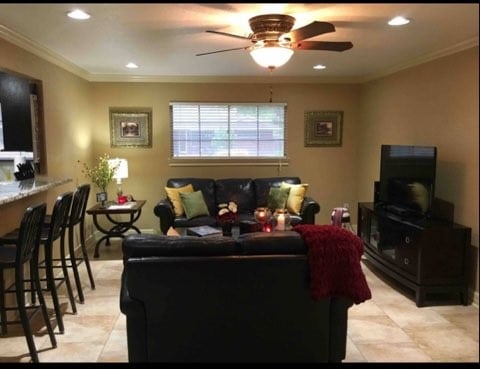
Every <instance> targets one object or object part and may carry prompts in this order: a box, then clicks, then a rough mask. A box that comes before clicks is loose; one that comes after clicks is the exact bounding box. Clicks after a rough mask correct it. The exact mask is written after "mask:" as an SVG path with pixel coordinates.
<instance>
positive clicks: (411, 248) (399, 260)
mask: <svg viewBox="0 0 480 369" xmlns="http://www.w3.org/2000/svg"><path fill="white" fill-rule="evenodd" d="M400 228H401V229H402V232H401V236H400V240H399V243H398V244H397V246H396V248H395V262H396V264H397V265H398V266H399V267H400V268H402V269H403V270H405V271H406V272H408V273H409V274H411V275H413V276H417V274H418V273H417V270H418V269H417V268H418V259H419V255H418V250H419V249H420V247H419V240H420V238H421V237H420V236H421V234H420V232H419V231H417V230H415V229H413V228H412V227H400Z"/></svg>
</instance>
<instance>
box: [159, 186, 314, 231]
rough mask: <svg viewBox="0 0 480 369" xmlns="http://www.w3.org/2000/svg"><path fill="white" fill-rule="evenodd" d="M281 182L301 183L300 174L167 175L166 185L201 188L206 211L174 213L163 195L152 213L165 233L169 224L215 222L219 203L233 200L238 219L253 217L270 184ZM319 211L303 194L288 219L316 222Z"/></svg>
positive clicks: (197, 224) (310, 198)
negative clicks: (194, 214)
mask: <svg viewBox="0 0 480 369" xmlns="http://www.w3.org/2000/svg"><path fill="white" fill-rule="evenodd" d="M282 182H286V183H289V184H295V185H296V184H301V181H300V178H299V177H269V178H255V179H252V178H225V179H216V180H215V179H211V178H170V179H168V180H167V184H166V187H175V188H179V187H184V186H186V185H188V184H192V185H193V188H194V190H195V191H199V190H200V191H202V193H203V197H204V199H205V203H206V205H207V207H208V211H209V213H210V214H209V215H204V216H199V217H195V218H193V219H187V218H186V217H185V215H182V216H176V215H175V212H174V208H173V204H172V202H171V201H170V200H169V199H168V197H165V198H164V199H162V200H161V201H159V202H158V203H157V204H156V205H155V207H154V209H153V212H154V214H155V215H156V216H157V217H158V218H159V221H160V230H161V231H162V233H163V234H167V231H168V229H169V228H170V227H173V228H176V227H193V226H200V225H210V226H214V225H217V219H216V215H217V213H218V210H219V209H218V205H219V204H221V203H228V202H229V201H234V202H235V203H236V204H237V206H238V218H237V222H240V221H242V220H253V218H254V217H253V214H254V211H255V209H256V208H258V207H266V206H267V198H268V194H269V191H270V188H271V187H280V184H281V183H282ZM307 194H308V192H307ZM319 212H320V205H319V203H318V202H317V201H315V200H314V199H313V198H312V197H309V196H305V198H304V200H303V203H302V205H301V210H300V213H299V214H296V215H295V214H291V223H292V225H295V224H299V223H302V224H315V214H317V213H319Z"/></svg>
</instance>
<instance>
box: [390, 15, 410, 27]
mask: <svg viewBox="0 0 480 369" xmlns="http://www.w3.org/2000/svg"><path fill="white" fill-rule="evenodd" d="M408 23H410V19H407V18H405V17H402V16H399V17H395V18H392V19H390V20H389V21H388V24H389V25H391V26H403V25H405V24H408Z"/></svg>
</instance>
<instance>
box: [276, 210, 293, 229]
mask: <svg viewBox="0 0 480 369" xmlns="http://www.w3.org/2000/svg"><path fill="white" fill-rule="evenodd" d="M290 220H291V219H290V213H289V212H288V210H287V209H277V210H275V213H273V228H274V229H275V230H276V231H287V230H289V229H290Z"/></svg>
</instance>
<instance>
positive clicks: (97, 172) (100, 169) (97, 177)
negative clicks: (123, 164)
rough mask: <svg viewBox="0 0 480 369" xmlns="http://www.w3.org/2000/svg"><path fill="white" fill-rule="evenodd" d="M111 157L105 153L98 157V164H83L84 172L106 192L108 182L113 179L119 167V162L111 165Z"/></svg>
mask: <svg viewBox="0 0 480 369" xmlns="http://www.w3.org/2000/svg"><path fill="white" fill-rule="evenodd" d="M108 159H110V157H109V156H108V155H107V154H103V156H100V157H99V158H98V163H97V165H95V166H93V167H89V166H88V165H87V164H86V163H84V164H83V168H84V169H83V170H82V173H84V174H85V176H86V177H88V178H90V179H91V181H92V183H93V184H94V185H96V186H97V187H98V188H99V189H100V190H101V191H102V192H106V190H107V186H108V184H109V183H110V182H111V181H112V180H113V176H114V175H115V172H116V171H117V169H118V166H119V164H116V165H113V166H111V165H110V164H109V162H108Z"/></svg>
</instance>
